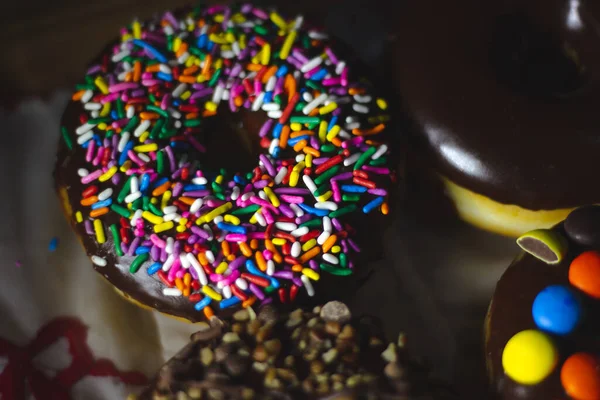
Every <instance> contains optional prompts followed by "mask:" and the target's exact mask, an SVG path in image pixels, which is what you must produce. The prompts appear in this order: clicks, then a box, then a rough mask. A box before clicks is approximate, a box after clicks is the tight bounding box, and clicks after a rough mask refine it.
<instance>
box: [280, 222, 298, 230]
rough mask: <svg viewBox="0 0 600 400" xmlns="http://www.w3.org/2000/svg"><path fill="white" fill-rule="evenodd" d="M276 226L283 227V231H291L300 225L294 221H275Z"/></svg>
mask: <svg viewBox="0 0 600 400" xmlns="http://www.w3.org/2000/svg"><path fill="white" fill-rule="evenodd" d="M275 227H276V228H277V229H281V230H282V231H286V232H291V231H293V230H296V229H297V228H298V225H296V224H294V223H293V222H275Z"/></svg>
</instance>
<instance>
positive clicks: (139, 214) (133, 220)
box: [130, 209, 144, 227]
mask: <svg viewBox="0 0 600 400" xmlns="http://www.w3.org/2000/svg"><path fill="white" fill-rule="evenodd" d="M143 212H144V211H143V210H141V209H140V210H136V211H135V212H134V213H133V217H131V222H130V224H131V226H133V227H135V224H136V222H137V220H138V219H140V218H142V213H143Z"/></svg>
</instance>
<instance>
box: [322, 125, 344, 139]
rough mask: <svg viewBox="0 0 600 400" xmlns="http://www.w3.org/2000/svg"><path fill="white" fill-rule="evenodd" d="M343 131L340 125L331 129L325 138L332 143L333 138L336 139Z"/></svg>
mask: <svg viewBox="0 0 600 400" xmlns="http://www.w3.org/2000/svg"><path fill="white" fill-rule="evenodd" d="M341 130H342V128H340V126H339V125H334V126H333V128H331V130H330V131H329V132H328V133H327V136H326V137H325V138H326V139H327V141H329V142H331V141H332V140H333V138H334V137H336V136H337V135H338V133H340V131H341Z"/></svg>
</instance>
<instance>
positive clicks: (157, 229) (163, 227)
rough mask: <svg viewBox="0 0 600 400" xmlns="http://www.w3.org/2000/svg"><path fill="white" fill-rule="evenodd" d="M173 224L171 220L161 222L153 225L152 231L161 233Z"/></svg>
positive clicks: (171, 227)
mask: <svg viewBox="0 0 600 400" xmlns="http://www.w3.org/2000/svg"><path fill="white" fill-rule="evenodd" d="M174 226H175V224H174V223H173V221H167V222H163V223H162V224H158V225H154V232H156V233H161V232H164V231H168V230H169V229H173V227H174Z"/></svg>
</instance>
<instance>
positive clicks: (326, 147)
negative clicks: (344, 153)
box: [319, 143, 337, 153]
mask: <svg viewBox="0 0 600 400" xmlns="http://www.w3.org/2000/svg"><path fill="white" fill-rule="evenodd" d="M319 150H321V152H322V153H332V152H334V151H336V150H337V147H335V145H333V144H330V143H328V144H324V145H323V146H321V148H320V149H319Z"/></svg>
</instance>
